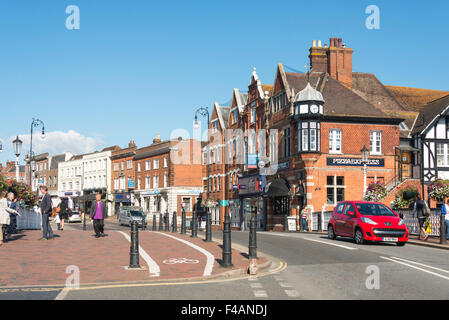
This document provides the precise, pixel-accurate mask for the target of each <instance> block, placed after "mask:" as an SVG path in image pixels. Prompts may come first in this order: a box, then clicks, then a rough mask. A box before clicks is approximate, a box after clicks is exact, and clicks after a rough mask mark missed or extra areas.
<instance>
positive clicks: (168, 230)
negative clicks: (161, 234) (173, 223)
mask: <svg viewBox="0 0 449 320" xmlns="http://www.w3.org/2000/svg"><path fill="white" fill-rule="evenodd" d="M165 231H166V232H170V217H169V216H168V211H166V212H165Z"/></svg>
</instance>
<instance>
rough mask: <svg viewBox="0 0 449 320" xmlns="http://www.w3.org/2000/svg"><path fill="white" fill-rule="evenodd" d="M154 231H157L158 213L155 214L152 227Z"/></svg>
mask: <svg viewBox="0 0 449 320" xmlns="http://www.w3.org/2000/svg"><path fill="white" fill-rule="evenodd" d="M152 230H153V231H156V215H155V214H153V227H152Z"/></svg>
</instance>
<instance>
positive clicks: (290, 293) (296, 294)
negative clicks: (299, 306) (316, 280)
mask: <svg viewBox="0 0 449 320" xmlns="http://www.w3.org/2000/svg"><path fill="white" fill-rule="evenodd" d="M284 292H285V294H286V295H287V296H289V297H290V298H298V297H299V292H298V291H296V290H284Z"/></svg>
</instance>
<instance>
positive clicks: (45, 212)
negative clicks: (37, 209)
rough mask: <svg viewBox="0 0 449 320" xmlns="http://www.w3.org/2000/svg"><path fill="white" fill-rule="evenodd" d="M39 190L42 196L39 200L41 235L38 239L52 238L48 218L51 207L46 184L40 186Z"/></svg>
mask: <svg viewBox="0 0 449 320" xmlns="http://www.w3.org/2000/svg"><path fill="white" fill-rule="evenodd" d="M40 190H41V192H42V194H43V195H44V196H43V197H42V202H41V213H42V231H43V236H42V238H41V239H39V240H54V238H53V230H52V228H51V225H50V220H49V218H50V217H51V209H52V205H51V197H50V195H49V194H48V193H47V191H48V189H47V187H46V186H41V187H40Z"/></svg>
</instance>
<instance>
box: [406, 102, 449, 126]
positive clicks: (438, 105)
mask: <svg viewBox="0 0 449 320" xmlns="http://www.w3.org/2000/svg"><path fill="white" fill-rule="evenodd" d="M447 107H449V95H447V96H445V97H443V98H440V99H438V100H435V101H432V102H430V103H429V104H427V105H425V106H424V107H423V108H421V112H420V113H419V115H418V118H417V119H416V122H415V125H414V127H413V129H412V134H420V133H422V132H423V130H425V128H426V127H427V126H428V125H429V124H430V123H431V122H432V121H433V120H434V119H435V118H436V117H437V116H438V115H439V114H440V113H441V112H443V111H444V110H445V109H446V108H447Z"/></svg>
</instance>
